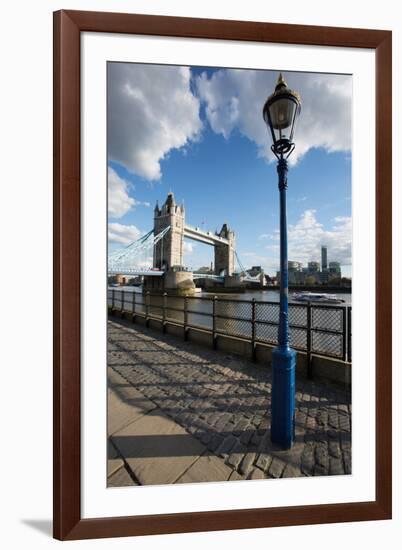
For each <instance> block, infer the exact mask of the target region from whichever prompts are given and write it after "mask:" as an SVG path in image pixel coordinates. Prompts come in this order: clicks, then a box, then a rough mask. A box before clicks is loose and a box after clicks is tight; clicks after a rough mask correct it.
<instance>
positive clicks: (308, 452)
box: [301, 442, 314, 475]
mask: <svg viewBox="0 0 402 550" xmlns="http://www.w3.org/2000/svg"><path fill="white" fill-rule="evenodd" d="M313 470H314V443H313V442H308V443H306V445H305V446H304V450H303V454H302V457H301V471H302V472H303V473H304V474H306V475H312V473H313Z"/></svg>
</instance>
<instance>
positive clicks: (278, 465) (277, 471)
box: [268, 457, 286, 478]
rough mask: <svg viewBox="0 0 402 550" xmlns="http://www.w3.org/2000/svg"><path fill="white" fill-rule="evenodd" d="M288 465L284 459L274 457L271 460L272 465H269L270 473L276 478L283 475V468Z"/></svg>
mask: <svg viewBox="0 0 402 550" xmlns="http://www.w3.org/2000/svg"><path fill="white" fill-rule="evenodd" d="M285 467H286V463H285V462H284V461H283V460H280V459H279V458H276V457H274V459H273V460H272V462H271V466H270V467H269V471H268V473H269V475H270V476H272V477H275V478H279V477H281V475H282V473H283V470H284V469H285Z"/></svg>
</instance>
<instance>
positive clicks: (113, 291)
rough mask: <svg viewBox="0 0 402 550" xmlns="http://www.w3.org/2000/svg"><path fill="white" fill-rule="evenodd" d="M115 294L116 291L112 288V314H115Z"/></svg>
mask: <svg viewBox="0 0 402 550" xmlns="http://www.w3.org/2000/svg"><path fill="white" fill-rule="evenodd" d="M114 293H115V289H114V288H112V314H114Z"/></svg>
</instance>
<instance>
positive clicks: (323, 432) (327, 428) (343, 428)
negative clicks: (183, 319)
mask: <svg viewBox="0 0 402 550" xmlns="http://www.w3.org/2000/svg"><path fill="white" fill-rule="evenodd" d="M108 383H109V389H108V437H109V440H108V486H109V487H120V486H127V485H155V484H158V485H159V484H165V483H194V482H205V481H232V480H241V479H264V478H281V477H300V476H313V475H315V476H316V475H342V474H350V473H351V402H350V391H348V390H342V389H341V388H339V387H335V386H330V385H325V384H320V383H317V382H313V381H310V380H298V381H297V384H296V418H295V420H296V429H295V432H296V438H295V444H294V446H293V447H292V449H291V450H288V451H283V450H281V449H279V448H277V447H276V446H274V445H273V444H272V443H271V441H270V430H269V427H270V405H271V372H270V369H269V368H264V367H263V366H262V365H256V364H254V363H252V362H251V361H248V360H247V359H243V358H240V357H237V356H234V355H228V354H227V353H224V352H219V351H214V350H211V349H207V348H204V347H202V346H198V345H196V344H194V343H190V342H183V341H181V340H179V339H178V338H175V337H174V336H170V335H166V334H161V333H160V332H158V331H153V330H151V329H146V328H144V327H142V326H138V325H135V326H133V325H132V324H131V323H129V322H128V321H124V320H116V319H114V320H113V321H109V324H108Z"/></svg>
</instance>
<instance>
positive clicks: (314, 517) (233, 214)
mask: <svg viewBox="0 0 402 550" xmlns="http://www.w3.org/2000/svg"><path fill="white" fill-rule="evenodd" d="M391 104H392V101H391V33H390V32H389V31H379V30H364V29H346V28H330V27H308V26H297V25H283V24H271V23H256V22H242V21H226V20H225V21H223V20H222V21H217V20H207V19H187V18H177V17H159V16H148V15H134V14H117V13H99V12H78V11H69V10H68V11H64V10H63V11H59V12H56V13H55V14H54V242H55V259H54V275H55V294H54V304H55V307H54V350H55V351H54V536H55V537H56V538H58V539H62V540H67V539H82V538H96V537H113V536H130V535H143V534H157V533H174V532H190V531H206V530H222V529H238V528H254V527H268V526H283V525H300V524H309V523H310V524H312V523H326V522H343V521H362V520H375V519H387V518H390V517H391V135H392V128H391ZM352 405H353V409H352Z"/></svg>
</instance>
